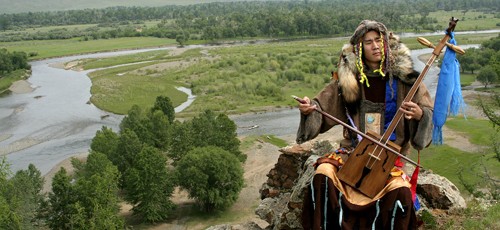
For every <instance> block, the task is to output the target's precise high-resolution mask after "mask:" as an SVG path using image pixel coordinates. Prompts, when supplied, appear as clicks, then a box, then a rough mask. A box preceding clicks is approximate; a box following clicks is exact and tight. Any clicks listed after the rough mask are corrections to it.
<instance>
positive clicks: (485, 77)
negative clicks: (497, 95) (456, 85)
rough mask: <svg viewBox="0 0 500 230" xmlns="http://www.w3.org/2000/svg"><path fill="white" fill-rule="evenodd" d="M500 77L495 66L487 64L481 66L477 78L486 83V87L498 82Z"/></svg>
mask: <svg viewBox="0 0 500 230" xmlns="http://www.w3.org/2000/svg"><path fill="white" fill-rule="evenodd" d="M497 79H498V75H497V73H496V72H495V70H494V69H493V67H491V66H489V65H487V66H485V67H483V68H481V71H480V72H479V75H478V76H477V80H478V81H480V82H481V83H483V84H484V88H485V89H486V88H487V87H488V85H490V84H492V83H494V82H496V81H497Z"/></svg>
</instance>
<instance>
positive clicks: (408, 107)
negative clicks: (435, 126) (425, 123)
mask: <svg viewBox="0 0 500 230" xmlns="http://www.w3.org/2000/svg"><path fill="white" fill-rule="evenodd" d="M399 110H401V111H402V112H403V113H404V115H405V118H406V119H408V120H411V119H415V120H417V121H420V119H422V116H423V115H424V111H423V110H422V109H421V108H420V106H418V105H417V104H416V103H415V102H411V101H409V102H403V104H402V105H401V108H400V109H399Z"/></svg>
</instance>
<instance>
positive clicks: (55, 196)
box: [46, 152, 124, 229]
mask: <svg viewBox="0 0 500 230" xmlns="http://www.w3.org/2000/svg"><path fill="white" fill-rule="evenodd" d="M75 162H76V161H73V163H75ZM76 168H77V171H76V173H75V175H76V176H75V177H74V178H72V177H71V176H69V175H68V174H67V172H66V170H65V169H64V168H61V169H60V170H59V171H58V172H57V173H56V175H55V176H54V179H53V182H52V193H50V194H49V207H48V208H47V212H46V216H47V223H48V225H49V227H50V228H51V229H121V228H123V227H124V222H123V220H122V219H121V217H120V216H119V215H118V213H119V206H118V178H119V175H120V174H119V172H118V170H117V168H116V166H114V165H113V164H112V163H111V161H109V160H108V159H107V157H106V156H105V155H104V154H103V153H99V152H91V153H90V154H89V156H88V158H87V162H86V163H83V162H79V163H78V165H77V167H76ZM73 180H74V181H73Z"/></svg>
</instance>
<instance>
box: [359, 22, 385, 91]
mask: <svg viewBox="0 0 500 230" xmlns="http://www.w3.org/2000/svg"><path fill="white" fill-rule="evenodd" d="M369 31H377V32H378V33H379V34H380V37H381V38H382V44H381V47H380V51H381V53H382V60H381V61H380V68H379V69H377V70H374V72H378V73H380V75H382V77H385V74H386V73H387V70H388V69H389V68H390V62H389V57H390V49H389V34H388V31H387V28H386V27H385V25H384V24H382V23H380V22H377V21H372V20H363V21H361V23H360V24H359V25H358V27H357V28H356V30H355V31H354V34H353V35H352V37H351V39H350V43H351V45H353V47H354V53H355V54H356V67H357V68H358V70H359V73H360V75H361V80H360V81H361V83H363V82H366V85H367V86H368V87H370V84H369V83H368V78H367V76H366V74H365V73H364V68H365V65H364V63H363V36H364V35H365V34H366V33H367V32H369Z"/></svg>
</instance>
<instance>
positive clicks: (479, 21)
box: [429, 10, 500, 31]
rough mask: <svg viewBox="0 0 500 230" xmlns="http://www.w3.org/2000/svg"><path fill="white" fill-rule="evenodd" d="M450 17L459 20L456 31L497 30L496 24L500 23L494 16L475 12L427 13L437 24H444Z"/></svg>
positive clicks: (441, 11)
mask: <svg viewBox="0 0 500 230" xmlns="http://www.w3.org/2000/svg"><path fill="white" fill-rule="evenodd" d="M451 16H454V17H455V18H458V19H459V21H458V24H457V27H456V28H455V30H456V31H474V30H490V29H491V28H498V23H500V18H495V14H493V13H484V12H480V11H475V10H469V11H461V10H460V11H459V10H453V11H443V10H440V11H435V12H431V13H429V17H431V18H435V19H437V21H438V22H445V21H447V20H449V19H450V17H451ZM444 29H445V28H444Z"/></svg>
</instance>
